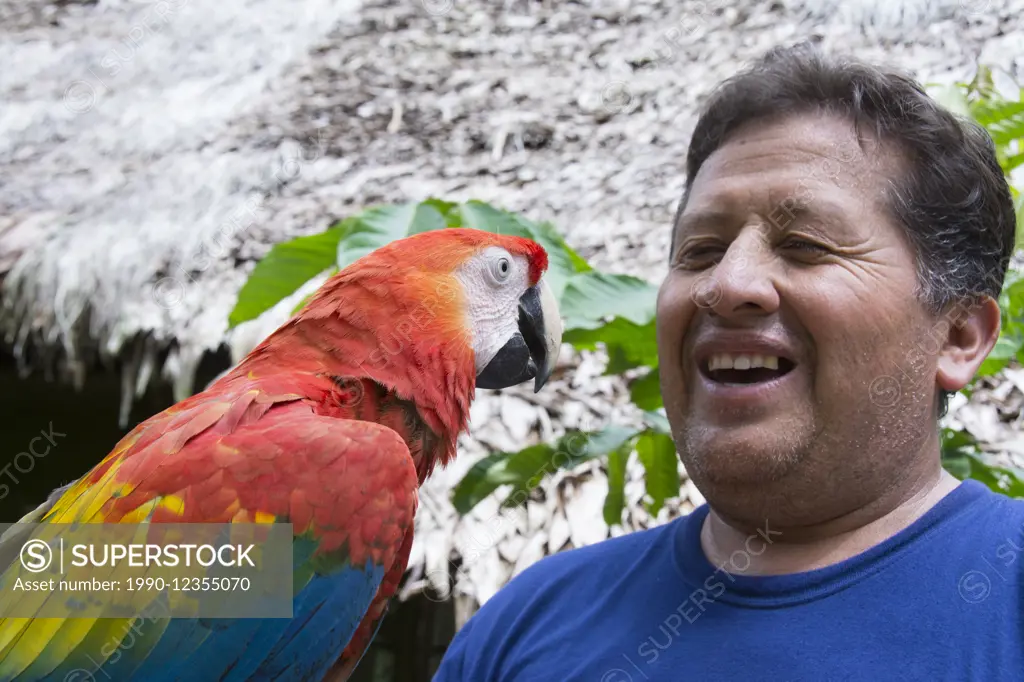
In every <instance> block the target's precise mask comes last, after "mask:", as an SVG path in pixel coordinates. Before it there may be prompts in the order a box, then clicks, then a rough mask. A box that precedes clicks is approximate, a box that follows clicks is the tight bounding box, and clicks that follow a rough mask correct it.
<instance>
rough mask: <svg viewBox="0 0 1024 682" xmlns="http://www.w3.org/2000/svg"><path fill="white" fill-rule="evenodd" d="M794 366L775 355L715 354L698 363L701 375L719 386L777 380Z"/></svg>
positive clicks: (794, 365)
mask: <svg viewBox="0 0 1024 682" xmlns="http://www.w3.org/2000/svg"><path fill="white" fill-rule="evenodd" d="M794 367H796V364H795V363H794V362H793V361H792V360H789V359H787V358H783V357H779V356H776V355H753V354H751V355H748V354H738V355H732V354H729V353H715V354H714V355H712V356H711V357H710V358H708V359H707V360H705V361H703V362H701V363H700V371H701V374H703V375H704V376H706V377H707V378H708V379H710V380H711V381H714V382H716V383H720V384H757V383H762V382H765V381H772V380H774V379H779V378H781V377H783V376H785V375H786V374H789V372H791V371H793V368H794Z"/></svg>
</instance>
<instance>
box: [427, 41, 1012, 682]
mask: <svg viewBox="0 0 1024 682" xmlns="http://www.w3.org/2000/svg"><path fill="white" fill-rule="evenodd" d="M673 229H674V233H673V245H672V250H671V256H670V258H671V269H670V272H669V274H668V276H667V277H666V279H665V281H664V283H663V285H662V287H661V291H660V293H659V298H658V344H659V356H660V357H659V360H660V373H661V388H662V393H663V396H664V399H665V407H666V411H667V414H668V417H669V422H670V423H671V425H672V431H673V434H674V438H675V442H676V445H677V447H678V450H679V453H680V456H681V458H682V461H683V463H684V465H685V466H686V469H687V471H688V473H689V475H690V476H691V478H692V479H693V481H694V483H695V484H696V486H697V488H698V489H699V490H700V491H701V493H702V494H703V495H704V496H705V498H706V499H707V505H704V506H701V507H700V508H698V509H697V510H695V511H694V512H693V513H691V514H689V515H687V516H685V517H683V518H680V519H677V520H675V521H673V522H671V523H668V524H665V525H662V526H660V527H657V528H653V529H650V530H647V531H643V532H638V533H633V534H630V535H627V536H624V537H620V538H616V539H613V540H608V541H605V542H602V543H599V544H597V545H593V546H589V547H584V548H580V549H576V550H572V551H569V552H565V553H562V554H558V555H555V556H552V557H549V558H547V559H545V560H543V561H541V562H539V563H538V564H536V565H534V566H532V567H531V568H529V569H528V570H526V571H524V572H523V573H522V574H521V575H519V576H517V577H516V578H515V579H513V580H512V581H511V582H510V583H509V585H508V586H506V587H505V588H504V589H503V590H502V591H500V592H499V593H498V594H497V595H496V596H495V597H493V598H492V599H491V600H489V601H488V602H487V603H486V604H485V605H484V606H483V608H482V609H481V610H480V612H478V613H477V614H476V615H475V616H474V617H473V618H472V619H471V620H470V621H469V622H468V623H467V624H466V625H465V627H464V628H463V629H462V630H461V631H460V632H459V633H458V635H457V636H456V638H455V640H454V641H453V642H452V644H451V646H450V648H449V650H448V653H447V655H446V657H445V660H444V661H443V663H442V665H441V668H440V670H439V672H438V674H437V676H436V678H435V679H436V680H439V681H440V682H454V681H456V680H459V681H465V682H469V681H471V680H472V681H473V682H484V681H485V680H495V681H501V682H512V681H516V682H520V681H521V682H526V681H540V680H558V681H559V682H563V681H567V680H593V681H594V682H640V681H653V680H700V681H702V682H703V681H707V680H730V681H732V680H786V681H796V680H799V681H804V680H807V681H813V682H820V681H822V680H867V681H869V682H874V681H876V680H928V681H929V682H931V681H933V680H986V681H996V680H1018V681H1019V680H1024V568H1022V567H1024V502H1021V501H1014V500H1010V499H1009V498H1006V497H1004V496H1001V495H997V494H995V493H992V492H990V491H989V490H988V489H987V488H985V487H984V486H982V485H981V484H979V483H977V482H974V481H966V482H964V483H960V482H959V481H957V480H956V479H955V478H954V477H952V476H950V475H949V474H948V473H946V472H944V470H943V469H942V467H941V466H940V459H939V458H940V448H939V437H938V423H937V420H938V418H939V417H940V416H942V414H944V412H945V404H946V399H947V397H948V395H949V393H950V392H955V391H957V390H959V389H960V388H962V387H963V386H965V385H966V384H967V383H968V381H969V380H970V379H971V378H972V376H973V375H974V374H975V372H976V370H977V369H978V367H979V365H980V364H981V363H982V361H983V360H984V359H985V356H986V355H987V354H988V353H989V352H990V351H991V350H992V348H993V346H994V344H995V341H996V338H997V336H998V333H999V329H1000V319H999V318H1000V315H999V308H998V305H997V303H996V301H995V300H994V299H995V297H996V296H997V295H998V292H999V290H1000V288H1001V285H1002V282H1003V277H1004V274H1005V271H1006V267H1007V264H1008V258H1009V256H1010V254H1011V252H1012V249H1013V235H1014V212H1013V205H1012V201H1011V196H1010V193H1009V190H1008V187H1007V184H1006V182H1005V179H1004V177H1003V174H1002V173H1001V171H1000V169H999V166H998V164H997V162H996V159H995V155H994V150H993V146H992V143H991V140H990V139H989V138H988V137H987V135H986V134H985V133H984V132H983V131H981V130H980V129H978V128H977V127H975V126H973V125H968V124H965V123H962V122H959V121H958V120H957V119H954V118H953V117H952V116H951V115H950V114H949V113H947V112H946V111H944V110H943V109H941V108H939V107H938V106H937V105H936V104H935V103H934V102H933V101H932V100H931V99H929V98H928V97H927V96H926V95H925V94H924V93H923V91H921V90H920V89H919V88H918V87H917V86H916V85H915V84H914V83H913V81H911V80H909V79H907V78H905V77H902V76H900V75H895V74H892V73H890V72H887V71H883V70H880V69H875V68H872V67H869V66H866V65H862V64H859V63H856V62H852V61H839V60H829V59H826V58H825V57H823V56H821V55H819V54H817V53H816V52H814V51H813V50H811V49H808V48H796V49H789V50H783V49H779V50H776V51H773V52H772V53H770V54H769V55H767V56H766V57H765V59H764V60H763V61H762V62H761V63H760V64H758V65H756V66H755V67H754V68H752V69H751V70H749V71H747V72H745V73H742V74H740V75H738V76H736V77H735V78H733V79H731V80H730V81H728V82H726V83H725V84H724V85H723V87H722V88H720V89H719V91H718V92H717V93H715V95H714V96H713V97H712V98H711V100H710V101H709V102H708V104H707V105H706V107H705V109H704V111H703V113H702V116H701V117H700V119H699V121H698V123H697V126H696V130H695V132H694V135H693V139H692V142H691V145H690V149H689V154H688V157H687V184H686V192H685V196H684V197H683V200H682V203H681V205H680V209H679V212H678V214H677V217H676V221H675V225H674V228H673Z"/></svg>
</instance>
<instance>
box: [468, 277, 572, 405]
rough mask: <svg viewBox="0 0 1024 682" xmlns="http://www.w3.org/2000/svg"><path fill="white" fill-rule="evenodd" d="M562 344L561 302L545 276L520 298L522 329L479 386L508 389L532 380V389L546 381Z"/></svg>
mask: <svg viewBox="0 0 1024 682" xmlns="http://www.w3.org/2000/svg"><path fill="white" fill-rule="evenodd" d="M561 346H562V316H561V314H560V312H559V310H558V301H556V300H555V295H554V293H552V291H551V288H550V287H549V286H548V285H547V282H545V281H544V280H543V279H542V280H541V281H539V282H537V284H536V285H534V286H532V287H530V288H529V289H527V290H526V293H525V294H523V296H522V298H520V299H519V330H518V331H517V332H516V333H515V334H513V335H512V338H510V339H509V340H508V342H507V343H506V344H505V345H504V346H502V348H501V350H499V351H498V354H497V355H495V356H494V358H493V359H492V360H491V361H490V362H489V363H487V366H486V367H484V368H483V371H481V372H480V373H479V374H478V375H477V377H476V385H477V388H507V387H509V386H515V385H517V384H521V383H523V382H524V381H529V380H530V379H533V380H534V381H533V392H534V393H537V392H538V391H540V389H541V388H542V387H543V386H544V384H545V383H547V380H548V377H550V376H551V371H552V370H553V369H554V368H555V362H557V361H558V351H559V349H560V348H561Z"/></svg>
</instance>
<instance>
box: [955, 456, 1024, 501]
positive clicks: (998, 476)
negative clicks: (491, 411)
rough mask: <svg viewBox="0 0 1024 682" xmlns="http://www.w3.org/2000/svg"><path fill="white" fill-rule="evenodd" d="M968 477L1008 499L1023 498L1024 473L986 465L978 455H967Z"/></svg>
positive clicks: (1014, 469) (1013, 469) (1018, 470)
mask: <svg viewBox="0 0 1024 682" xmlns="http://www.w3.org/2000/svg"><path fill="white" fill-rule="evenodd" d="M967 462H968V466H969V472H970V477H971V478H973V479H974V480H976V481H980V482H981V483H984V484H985V485H986V486H988V488H989V489H990V490H992V491H994V492H997V493H1001V494H1003V495H1006V496H1008V497H1014V498H1024V471H1022V470H1020V469H1016V468H1009V467H997V466H992V465H991V464H988V463H987V462H985V461H984V460H982V459H981V457H980V456H978V455H967Z"/></svg>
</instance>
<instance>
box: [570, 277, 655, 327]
mask: <svg viewBox="0 0 1024 682" xmlns="http://www.w3.org/2000/svg"><path fill="white" fill-rule="evenodd" d="M657 297H658V288H657V287H655V286H654V285H652V284H650V283H648V282H645V281H644V280H642V279H639V278H637V277H631V276H629V275H607V274H604V273H600V272H595V271H590V272H582V273H578V274H575V275H573V276H572V277H571V278H570V279H569V281H568V283H567V284H566V286H565V293H564V294H563V295H562V300H561V302H560V303H561V307H562V314H563V316H564V317H565V318H566V320H565V326H566V329H593V328H595V327H598V326H600V324H601V322H602V321H603V320H604V319H606V318H609V317H621V318H623V319H625V320H628V321H630V322H632V323H633V324H635V325H645V324H647V323H648V322H650V321H651V320H653V319H654V313H655V308H656V304H657Z"/></svg>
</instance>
